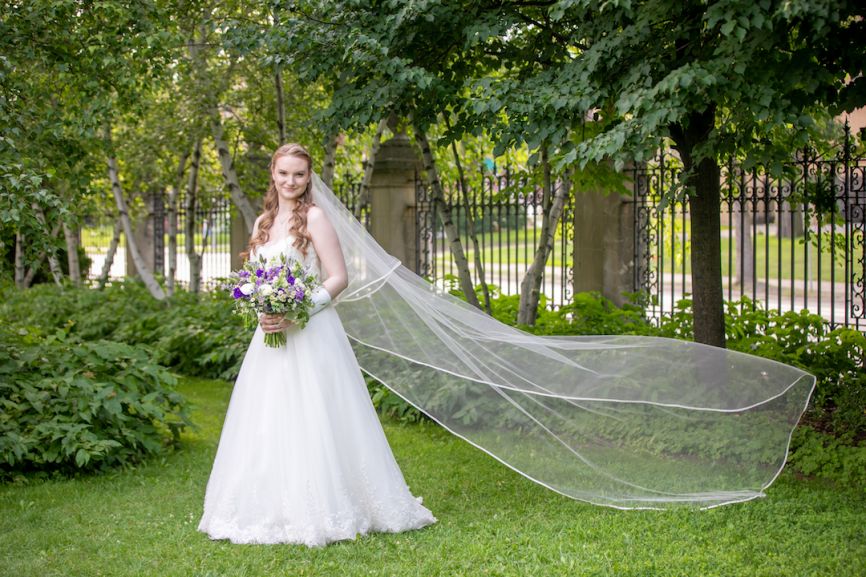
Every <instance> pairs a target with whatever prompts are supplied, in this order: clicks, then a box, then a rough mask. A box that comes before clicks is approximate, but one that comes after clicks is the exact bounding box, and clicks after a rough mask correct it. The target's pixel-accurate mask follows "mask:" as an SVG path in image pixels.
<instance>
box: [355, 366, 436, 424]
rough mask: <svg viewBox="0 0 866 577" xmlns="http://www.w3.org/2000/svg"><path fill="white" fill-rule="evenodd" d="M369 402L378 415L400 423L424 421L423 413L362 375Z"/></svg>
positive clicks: (375, 381) (381, 385) (389, 390)
mask: <svg viewBox="0 0 866 577" xmlns="http://www.w3.org/2000/svg"><path fill="white" fill-rule="evenodd" d="M364 380H365V381H366V382H367V391H368V392H369V393H370V400H371V401H373V406H374V407H375V408H376V411H378V412H379V414H380V415H384V416H386V417H389V418H392V419H395V420H397V421H400V422H401V423H418V422H421V421H422V420H425V419H426V416H425V415H424V413H422V412H421V411H419V410H418V409H416V408H415V407H413V406H412V405H410V404H409V403H407V402H406V401H404V400H403V399H402V398H401V397H400V396H399V395H397V394H396V393H394V392H393V391H391V389H389V388H388V387H386V386H385V385H383V384H382V383H380V382H379V381H377V380H376V379H374V378H373V377H371V376H369V375H364Z"/></svg>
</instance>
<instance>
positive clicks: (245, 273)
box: [238, 270, 250, 279]
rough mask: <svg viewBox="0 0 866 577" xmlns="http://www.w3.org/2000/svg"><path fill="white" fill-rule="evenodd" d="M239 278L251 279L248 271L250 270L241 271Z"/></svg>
mask: <svg viewBox="0 0 866 577" xmlns="http://www.w3.org/2000/svg"><path fill="white" fill-rule="evenodd" d="M238 277H240V278H242V279H247V278H249V277H250V271H248V270H239V271H238Z"/></svg>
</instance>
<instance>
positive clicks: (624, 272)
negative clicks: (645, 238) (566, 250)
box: [573, 190, 635, 306]
mask: <svg viewBox="0 0 866 577" xmlns="http://www.w3.org/2000/svg"><path fill="white" fill-rule="evenodd" d="M628 200H629V198H628V197H624V196H621V195H620V194H619V193H618V192H607V193H605V192H601V191H598V190H588V191H580V190H578V191H575V197H574V240H573V266H574V287H573V289H574V292H575V293H578V292H586V291H596V292H600V293H601V294H602V295H603V296H604V297H605V298H608V299H610V300H611V301H613V302H614V303H615V304H616V305H618V306H621V305H622V304H623V303H624V302H625V301H626V299H625V297H624V296H623V293H626V292H632V291H634V287H633V286H632V285H633V280H634V279H633V276H634V235H635V231H634V206H633V204H632V203H631V202H628Z"/></svg>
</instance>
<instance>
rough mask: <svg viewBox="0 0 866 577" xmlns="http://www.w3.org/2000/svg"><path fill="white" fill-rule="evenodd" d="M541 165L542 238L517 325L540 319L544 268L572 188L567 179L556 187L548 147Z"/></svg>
mask: <svg viewBox="0 0 866 577" xmlns="http://www.w3.org/2000/svg"><path fill="white" fill-rule="evenodd" d="M541 164H542V169H543V170H544V184H543V189H542V194H543V195H544V202H543V203H542V206H543V210H544V212H543V214H542V220H541V236H540V238H539V239H538V246H537V247H536V248H535V257H534V258H533V259H532V264H530V265H529V268H528V269H527V270H526V275H524V277H523V280H522V281H520V304H519V306H518V309H517V322H518V323H519V324H524V325H533V324H535V319H536V318H538V303H539V301H540V300H541V283H542V281H543V280H544V266H545V265H546V264H547V259H548V257H549V256H550V255H551V253H553V242H554V239H555V238H556V227H557V226H558V225H559V219H560V217H561V216H562V208H563V206H565V197H566V195H567V194H568V192H569V191H568V189H569V188H570V183H569V182H568V180H567V179H566V181H565V182H562V183H560V185H559V186H557V187H555V188H554V186H553V181H552V178H551V174H550V159H549V158H548V156H547V145H542V148H541Z"/></svg>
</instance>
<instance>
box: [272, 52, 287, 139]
mask: <svg viewBox="0 0 866 577" xmlns="http://www.w3.org/2000/svg"><path fill="white" fill-rule="evenodd" d="M274 88H276V92H277V129H278V130H279V136H280V146H282V145H283V144H285V143H286V105H285V102H284V98H283V73H282V72H281V71H280V67H279V66H277V67H276V69H275V70H274Z"/></svg>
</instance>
